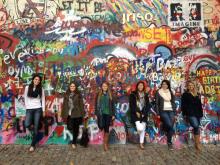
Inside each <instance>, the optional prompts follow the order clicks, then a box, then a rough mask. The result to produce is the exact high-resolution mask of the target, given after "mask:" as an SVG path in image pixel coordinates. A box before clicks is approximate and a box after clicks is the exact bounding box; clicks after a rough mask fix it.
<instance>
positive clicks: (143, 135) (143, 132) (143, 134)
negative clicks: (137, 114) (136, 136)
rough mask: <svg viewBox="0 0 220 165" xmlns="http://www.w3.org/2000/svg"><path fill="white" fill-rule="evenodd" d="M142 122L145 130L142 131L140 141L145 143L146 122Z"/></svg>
mask: <svg viewBox="0 0 220 165" xmlns="http://www.w3.org/2000/svg"><path fill="white" fill-rule="evenodd" d="M141 124H142V125H143V130H142V131H141V132H140V143H141V144H143V143H144V137H145V130H146V123H145V122H142V123H141Z"/></svg>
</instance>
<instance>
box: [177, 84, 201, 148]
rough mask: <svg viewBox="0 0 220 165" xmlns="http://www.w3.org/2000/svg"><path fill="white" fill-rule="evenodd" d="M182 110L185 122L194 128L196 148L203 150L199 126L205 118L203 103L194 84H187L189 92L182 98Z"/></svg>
mask: <svg viewBox="0 0 220 165" xmlns="http://www.w3.org/2000/svg"><path fill="white" fill-rule="evenodd" d="M181 110H182V115H183V117H184V119H185V121H186V122H187V123H188V122H189V124H190V125H191V126H192V127H193V132H194V140H195V148H196V149H197V150H201V145H200V133H199V125H200V120H201V118H202V117H203V110H202V103H201V98H200V95H199V93H198V92H197V89H196V87H195V84H194V82H192V81H188V82H187V91H186V92H184V93H183V95H182V98H181Z"/></svg>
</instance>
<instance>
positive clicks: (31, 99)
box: [24, 74, 45, 152]
mask: <svg viewBox="0 0 220 165" xmlns="http://www.w3.org/2000/svg"><path fill="white" fill-rule="evenodd" d="M41 82H42V78H41V77H40V75H38V74H34V75H33V77H32V81H31V84H30V85H28V86H26V87H25V91H24V98H25V108H26V120H25V126H26V127H27V128H28V129H29V130H30V131H33V138H32V142H31V147H30V149H29V151H30V152H33V151H34V150H35V146H36V143H37V135H38V127H39V122H40V117H41V116H42V113H43V112H45V95H44V90H43V88H42V84H41ZM44 114H45V113H43V116H44ZM32 125H33V127H32Z"/></svg>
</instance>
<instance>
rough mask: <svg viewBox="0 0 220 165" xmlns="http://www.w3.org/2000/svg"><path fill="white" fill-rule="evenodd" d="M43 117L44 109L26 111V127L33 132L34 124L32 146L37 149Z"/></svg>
mask: <svg viewBox="0 0 220 165" xmlns="http://www.w3.org/2000/svg"><path fill="white" fill-rule="evenodd" d="M41 116H42V108H37V109H27V110H26V120H25V126H26V127H27V128H28V129H29V130H30V131H32V129H31V126H32V124H33V126H34V127H33V138H32V142H31V146H33V147H35V145H36V144H37V135H38V128H39V123H40V118H41Z"/></svg>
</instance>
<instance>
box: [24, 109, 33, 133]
mask: <svg viewBox="0 0 220 165" xmlns="http://www.w3.org/2000/svg"><path fill="white" fill-rule="evenodd" d="M33 118H34V110H33V109H27V110H26V118H25V127H26V128H28V130H29V131H31V129H30V127H31V125H32V124H34V123H33Z"/></svg>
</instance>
